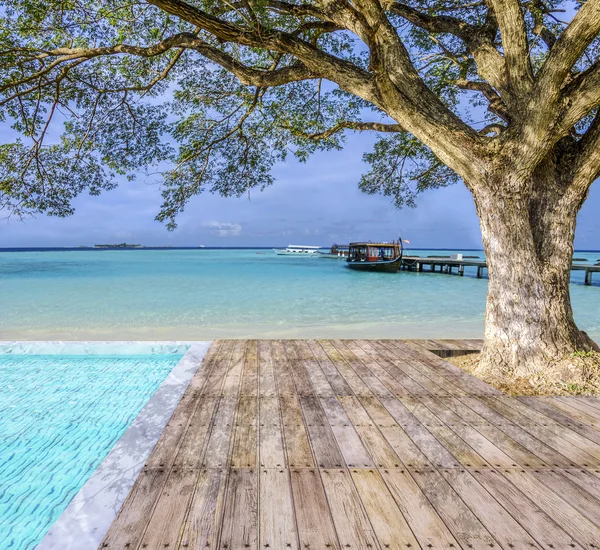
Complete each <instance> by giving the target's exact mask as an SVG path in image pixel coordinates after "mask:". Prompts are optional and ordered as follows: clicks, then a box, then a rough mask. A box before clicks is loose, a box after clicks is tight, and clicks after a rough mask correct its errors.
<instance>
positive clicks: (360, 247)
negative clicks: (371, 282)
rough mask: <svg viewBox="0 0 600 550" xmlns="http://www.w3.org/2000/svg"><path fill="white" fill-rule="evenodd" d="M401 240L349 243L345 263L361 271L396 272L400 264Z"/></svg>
mask: <svg viewBox="0 0 600 550" xmlns="http://www.w3.org/2000/svg"><path fill="white" fill-rule="evenodd" d="M402 252H403V247H402V240H401V239H399V240H398V241H397V242H396V241H393V242H391V243H372V242H358V243H350V249H349V253H348V258H347V259H346V265H347V266H348V267H349V268H350V269H359V270H362V271H382V272H386V273H397V272H398V271H399V270H400V265H401V264H402Z"/></svg>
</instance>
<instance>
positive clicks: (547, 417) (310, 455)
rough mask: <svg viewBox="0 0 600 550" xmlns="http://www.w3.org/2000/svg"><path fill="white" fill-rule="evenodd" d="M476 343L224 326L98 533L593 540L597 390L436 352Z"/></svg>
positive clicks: (180, 538)
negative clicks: (464, 362)
mask: <svg viewBox="0 0 600 550" xmlns="http://www.w3.org/2000/svg"><path fill="white" fill-rule="evenodd" d="M479 346H480V343H479V342H478V341H466V340H461V341H439V340H435V341H434V340H421V341H414V340H412V341H410V340H405V341H400V340H393V341H392V340H381V341H364V340H363V341H356V340H352V341H348V340H344V341H342V340H335V341H330V340H327V341H301V340H287V341H275V340H274V341H268V340H261V341H255V340H238V341H229V340H224V341H218V342H215V343H214V344H213V345H212V347H211V349H210V351H209V353H208V354H207V356H206V357H205V359H204V361H203V362H202V364H201V366H200V368H199V369H198V372H197V373H196V375H195V376H194V378H193V379H192V382H191V383H190V386H189V387H188V389H187V391H186V393H185V394H184V396H183V398H182V399H181V402H180V403H179V405H178V407H177V409H176V410H175V412H174V414H173V416H172V418H171V420H170V422H169V424H168V425H167V427H166V428H165V430H164V432H163V433H162V436H161V438H160V440H159V441H158V443H157V445H156V447H155V448H154V450H153V452H152V454H151V455H150V457H149V458H148V460H147V463H146V465H145V467H144V469H143V470H142V472H141V473H140V475H139V477H138V478H137V481H136V483H135V485H134V487H133V489H132V490H131V492H130V493H129V496H128V497H127V499H126V500H125V502H124V504H123V507H122V508H121V510H120V512H119V514H118V516H117V518H116V519H115V521H114V522H113V524H112V526H111V528H110V530H109V532H108V534H107V535H106V538H105V539H104V541H103V543H102V544H101V548H103V549H119V550H142V549H144V550H145V549H147V550H151V549H161V550H165V549H168V550H191V549H195V550H200V549H211V548H212V549H220V550H225V549H227V550H245V549H251V550H259V549H260V550H265V549H267V550H288V549H294V550H346V549H354V550H371V549H379V550H386V549H393V550H416V549H422V550H429V549H433V550H435V549H446V550H459V549H463V550H490V549H496V548H497V549H504V550H511V549H515V550H524V549H527V550H532V549H538V550H540V549H544V550H550V549H552V550H571V549H579V550H582V549H587V550H591V549H597V548H599V546H600V398H596V397H556V398H543V397H523V398H511V397H507V396H505V395H503V394H502V393H500V392H499V391H497V390H495V389H494V388H491V387H490V386H488V385H486V384H485V383H483V382H481V381H480V380H477V379H476V378H473V377H472V376H470V375H469V374H467V373H465V372H464V371H462V370H461V369H459V368H457V367H455V366H453V365H452V364H450V363H448V362H447V361H445V360H444V359H442V358H441V356H447V355H454V354H459V353H468V352H473V351H476V350H478V349H479ZM432 351H433V352H432ZM90 528H93V526H90Z"/></svg>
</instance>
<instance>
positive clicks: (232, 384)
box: [221, 340, 246, 397]
mask: <svg viewBox="0 0 600 550" xmlns="http://www.w3.org/2000/svg"><path fill="white" fill-rule="evenodd" d="M245 353H246V341H245V340H238V341H236V342H235V344H234V348H233V354H232V356H231V362H230V364H229V369H228V370H227V374H226V375H225V381H224V383H223V386H222V389H221V395H223V396H225V397H237V395H238V394H239V392H240V381H241V379H242V372H243V370H244V356H245Z"/></svg>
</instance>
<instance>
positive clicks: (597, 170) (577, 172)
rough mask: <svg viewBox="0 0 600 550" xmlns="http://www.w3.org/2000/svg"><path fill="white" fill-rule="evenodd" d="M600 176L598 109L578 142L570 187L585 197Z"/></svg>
mask: <svg viewBox="0 0 600 550" xmlns="http://www.w3.org/2000/svg"><path fill="white" fill-rule="evenodd" d="M598 177H600V111H599V112H598V113H596V117H595V118H594V120H593V121H592V124H591V125H590V127H589V128H588V130H587V132H586V133H585V135H584V136H583V137H582V138H581V141H580V143H579V151H578V155H577V161H576V165H575V169H574V171H573V181H572V183H571V187H572V188H573V189H574V191H575V192H576V193H577V192H578V193H580V195H581V197H582V200H583V199H584V198H585V196H586V194H587V192H588V190H589V188H590V186H591V185H592V183H593V182H594V180H595V179H596V178H598Z"/></svg>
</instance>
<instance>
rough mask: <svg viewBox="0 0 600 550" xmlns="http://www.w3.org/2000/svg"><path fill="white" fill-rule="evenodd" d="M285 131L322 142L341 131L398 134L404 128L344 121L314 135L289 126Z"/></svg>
mask: <svg viewBox="0 0 600 550" xmlns="http://www.w3.org/2000/svg"><path fill="white" fill-rule="evenodd" d="M284 128H286V129H287V130H290V131H291V132H292V133H293V134H294V135H296V136H298V137H301V138H304V139H308V140H311V141H322V140H324V139H327V138H330V137H331V136H333V135H334V134H337V133H338V132H341V131H342V130H357V131H359V132H363V131H368V130H370V131H375V132H389V133H398V132H404V131H405V130H404V128H402V126H401V125H400V124H383V123H381V122H352V121H344V122H339V123H338V124H336V125H335V126H332V127H331V128H328V129H327V130H325V131H323V132H317V133H315V134H307V133H305V132H300V131H299V130H296V129H293V128H291V127H289V126H284Z"/></svg>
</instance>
